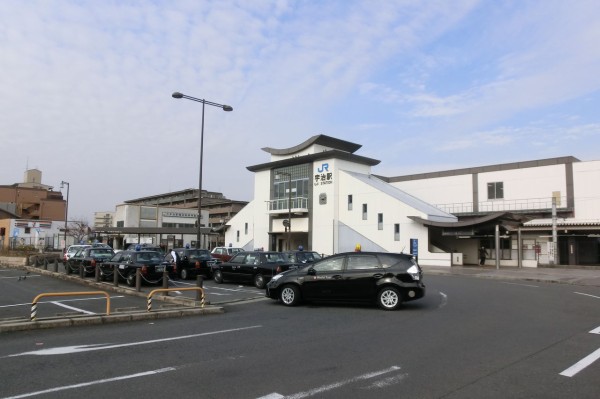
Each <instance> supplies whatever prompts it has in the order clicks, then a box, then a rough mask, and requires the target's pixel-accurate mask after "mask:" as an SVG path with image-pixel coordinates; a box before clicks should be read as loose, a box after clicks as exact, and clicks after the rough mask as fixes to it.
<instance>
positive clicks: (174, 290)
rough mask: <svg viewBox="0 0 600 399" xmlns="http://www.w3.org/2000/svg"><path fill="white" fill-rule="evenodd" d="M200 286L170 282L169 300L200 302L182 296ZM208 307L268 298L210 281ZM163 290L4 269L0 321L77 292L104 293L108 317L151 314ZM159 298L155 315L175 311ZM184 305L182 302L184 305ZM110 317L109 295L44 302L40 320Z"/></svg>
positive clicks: (0, 282)
mask: <svg viewBox="0 0 600 399" xmlns="http://www.w3.org/2000/svg"><path fill="white" fill-rule="evenodd" d="M197 284H198V283H197V281H196V280H179V279H169V281H168V288H169V289H171V291H169V292H168V296H169V297H171V298H173V299H175V298H181V299H189V300H192V301H193V300H195V299H196V291H194V290H179V289H184V288H192V287H197ZM202 286H203V290H204V295H205V304H207V305H217V306H219V305H223V304H228V303H235V302H242V301H247V300H251V299H256V298H264V290H259V289H257V288H255V287H253V286H250V285H248V286H245V285H237V284H236V285H234V284H215V283H214V282H213V281H212V280H204V281H203V282H202ZM161 288H162V285H145V284H144V285H142V286H141V289H140V291H139V292H138V291H136V289H135V288H131V287H128V286H127V285H125V284H124V283H120V284H119V286H118V287H115V286H114V283H113V282H112V281H111V282H96V280H95V278H94V277H93V276H92V277H85V278H83V279H82V278H81V277H80V276H78V275H68V276H67V275H66V274H65V273H64V267H63V266H62V264H59V268H58V272H56V273H53V272H51V271H46V270H42V269H38V268H32V267H29V268H27V269H16V268H5V267H2V268H0V290H1V292H2V293H3V295H2V296H1V297H0V321H6V320H10V319H29V318H30V314H31V307H32V301H33V300H34V298H36V297H37V296H38V295H40V294H49V293H52V294H58V293H74V292H86V293H88V292H106V293H107V294H108V296H109V298H110V311H111V313H114V312H126V311H143V310H146V308H147V302H148V301H147V296H148V294H149V293H150V292H151V291H152V290H155V289H161ZM162 295H164V294H163V293H156V294H155V295H154V296H153V298H156V299H157V300H155V301H153V309H164V308H167V307H174V306H177V301H169V302H165V301H163V300H161V299H162V298H160V296H162ZM182 302H183V301H182ZM106 312H107V300H106V295H104V294H102V293H97V294H82V295H76V296H54V295H52V296H44V297H42V298H40V299H39V301H38V306H37V314H36V316H37V318H38V319H39V318H47V317H60V316H66V317H68V316H74V315H102V314H106Z"/></svg>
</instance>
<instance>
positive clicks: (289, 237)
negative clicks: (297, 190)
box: [275, 172, 292, 251]
mask: <svg viewBox="0 0 600 399" xmlns="http://www.w3.org/2000/svg"><path fill="white" fill-rule="evenodd" d="M279 175H283V176H287V178H288V225H287V247H288V251H291V250H292V248H291V245H292V174H291V173H287V172H279V173H278V174H277V175H275V177H276V178H277V179H278V180H279Z"/></svg>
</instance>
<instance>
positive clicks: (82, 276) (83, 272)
mask: <svg viewBox="0 0 600 399" xmlns="http://www.w3.org/2000/svg"><path fill="white" fill-rule="evenodd" d="M79 277H81V278H84V277H85V267H83V262H82V263H80V264H79Z"/></svg>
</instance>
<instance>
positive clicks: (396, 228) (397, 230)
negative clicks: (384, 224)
mask: <svg viewBox="0 0 600 399" xmlns="http://www.w3.org/2000/svg"><path fill="white" fill-rule="evenodd" d="M394 241H400V223H394Z"/></svg>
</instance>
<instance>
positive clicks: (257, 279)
mask: <svg viewBox="0 0 600 399" xmlns="http://www.w3.org/2000/svg"><path fill="white" fill-rule="evenodd" d="M254 286H255V287H256V288H259V289H263V288H265V278H264V277H263V275H262V274H257V275H256V276H254Z"/></svg>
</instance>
